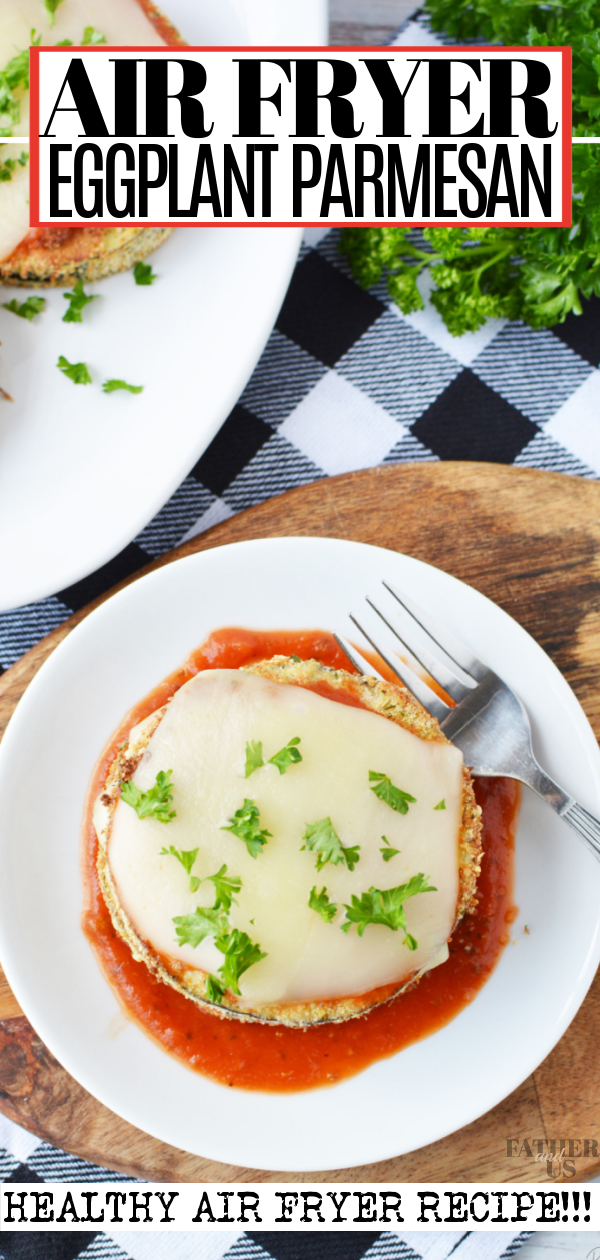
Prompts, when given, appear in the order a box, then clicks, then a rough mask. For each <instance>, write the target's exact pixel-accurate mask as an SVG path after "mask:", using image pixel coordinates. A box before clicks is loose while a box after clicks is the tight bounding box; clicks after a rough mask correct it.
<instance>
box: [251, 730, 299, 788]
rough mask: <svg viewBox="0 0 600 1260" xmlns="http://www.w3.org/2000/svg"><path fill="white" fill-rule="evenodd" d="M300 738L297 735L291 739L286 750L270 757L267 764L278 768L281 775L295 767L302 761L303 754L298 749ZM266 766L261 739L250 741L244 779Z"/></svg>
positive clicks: (281, 749)
mask: <svg viewBox="0 0 600 1260" xmlns="http://www.w3.org/2000/svg"><path fill="white" fill-rule="evenodd" d="M299 743H300V736H299V735H295V736H294V738H293V739H289V740H288V742H287V744H286V745H285V748H280V749H279V752H276V753H274V755H273V756H272V757H269V760H268V762H267V763H266V764H267V765H269V766H277V769H278V770H279V773H280V774H285V772H286V770H289V768H290V766H295V765H297V764H298V762H299V761H302V753H301V752H300V749H299V748H298V744H299ZM264 765H265V761H264V758H263V746H262V741H261V740H260V739H253V740H249V741H248V742H247V743H246V767H245V772H244V777H245V778H246V779H248V778H249V777H250V775H251V774H254V771H255V770H260V768H261V766H264Z"/></svg>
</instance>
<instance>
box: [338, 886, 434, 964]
mask: <svg viewBox="0 0 600 1260" xmlns="http://www.w3.org/2000/svg"><path fill="white" fill-rule="evenodd" d="M428 879H429V876H428V875H423V874H422V873H421V872H420V873H419V874H418V875H413V876H412V878H411V879H409V881H408V883H407V884H399V885H398V887H397V888H369V891H368V892H364V893H361V896H360V897H355V896H352V898H351V901H352V904H351V905H350V906H347V905H344V910H345V911H346V921H345V922H344V923H342V925H341V927H342V932H349V931H350V928H351V927H352V925H353V924H356V930H357V933H358V935H359V936H362V934H363V932H364V930H365V928H366V927H368V926H369V924H370V923H378V924H379V925H380V926H381V927H387V928H390V929H391V931H392V932H397V931H398V929H399V928H401V929H402V931H403V932H404V940H403V942H402V944H403V945H406V946H408V949H410V950H415V949H416V948H417V941H416V940H415V938H414V936H411V934H410V932H409V931H408V930H407V927H406V917H405V914H404V903H405V901H408V899H409V897H416V896H417V895H418V894H419V893H426V892H436V891H437V889H435V888H433V887H432V886H431V885H430V884H429V883H428V882H427V881H428Z"/></svg>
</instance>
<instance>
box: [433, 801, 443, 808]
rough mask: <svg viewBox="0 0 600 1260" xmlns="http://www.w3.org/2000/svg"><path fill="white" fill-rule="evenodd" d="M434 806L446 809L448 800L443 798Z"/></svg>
mask: <svg viewBox="0 0 600 1260" xmlns="http://www.w3.org/2000/svg"><path fill="white" fill-rule="evenodd" d="M433 808H434V809H445V808H446V801H445V800H444V799H442V800H441V801H438V803H437V805H434V807H433Z"/></svg>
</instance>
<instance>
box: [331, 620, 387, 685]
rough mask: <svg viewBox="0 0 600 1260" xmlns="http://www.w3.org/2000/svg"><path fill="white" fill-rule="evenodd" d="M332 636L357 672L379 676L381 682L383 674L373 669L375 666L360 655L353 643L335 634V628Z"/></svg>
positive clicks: (374, 676)
mask: <svg viewBox="0 0 600 1260" xmlns="http://www.w3.org/2000/svg"><path fill="white" fill-rule="evenodd" d="M333 637H334V639H335V641H336V643H337V645H338V647H341V649H342V652H344V653H345V655H346V656H347V657H348V660H349V661H351V662H352V664H353V665H354V667H355V669H357V670H358V672H359V674H367V675H369V676H370V677H371V678H379V680H380V681H381V682H383V674H380V673H379V671H378V670H377V669H375V666H374V665H371V662H370V661H368V660H367V658H366V657H365V656H361V654H360V652H359V651H357V649H356V648H355V646H354V644H353V643H350V641H349V640H348V639H345V638H344V636H343V635H342V634H336V632H335V630H334V631H333Z"/></svg>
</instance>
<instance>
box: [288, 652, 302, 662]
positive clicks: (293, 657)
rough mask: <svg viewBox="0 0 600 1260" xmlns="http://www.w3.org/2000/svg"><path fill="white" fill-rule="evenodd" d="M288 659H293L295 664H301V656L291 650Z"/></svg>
mask: <svg viewBox="0 0 600 1260" xmlns="http://www.w3.org/2000/svg"><path fill="white" fill-rule="evenodd" d="M288 660H289V661H294V662H295V664H296V665H301V664H302V657H301V656H296V653H295V652H293V653H292V655H291V656H289V657H288Z"/></svg>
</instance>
